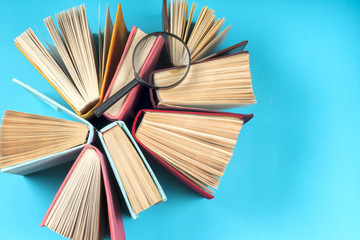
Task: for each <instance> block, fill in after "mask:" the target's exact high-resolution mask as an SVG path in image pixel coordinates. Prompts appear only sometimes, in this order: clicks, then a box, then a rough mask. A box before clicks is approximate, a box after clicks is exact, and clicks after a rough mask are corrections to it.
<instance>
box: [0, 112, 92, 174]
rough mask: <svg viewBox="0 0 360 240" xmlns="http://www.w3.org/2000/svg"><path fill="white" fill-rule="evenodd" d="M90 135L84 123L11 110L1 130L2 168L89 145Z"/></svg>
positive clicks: (0, 166) (0, 164)
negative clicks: (87, 143)
mask: <svg viewBox="0 0 360 240" xmlns="http://www.w3.org/2000/svg"><path fill="white" fill-rule="evenodd" d="M88 133H89V127H88V126H87V125H86V124H83V123H79V122H74V121H69V120H63V119H58V118H52V117H46V116H40V115H35V114H29V113H22V112H15V111H9V110H7V111H5V115H4V117H3V121H2V124H1V129H0V168H4V167H8V166H13V165H16V164H20V163H24V162H27V161H30V160H33V159H37V158H42V157H45V156H48V155H52V154H56V153H58V152H62V151H65V150H68V149H71V148H74V147H76V146H79V145H82V144H85V143H86V141H87V136H88Z"/></svg>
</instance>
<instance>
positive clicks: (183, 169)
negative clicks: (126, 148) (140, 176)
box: [133, 111, 244, 193]
mask: <svg viewBox="0 0 360 240" xmlns="http://www.w3.org/2000/svg"><path fill="white" fill-rule="evenodd" d="M243 123H244V121H243V119H241V118H238V117H234V116H230V115H226V114H222V115H221V114H211V113H208V114H204V113H197V114H196V113H195V114H194V113H192V114H191V113H188V112H161V111H145V113H144V116H143V118H142V120H141V122H140V124H139V126H138V127H137V129H136V133H135V136H136V138H137V140H138V141H140V142H141V143H142V144H143V145H144V146H145V147H146V148H147V149H149V150H150V151H152V152H153V153H154V154H155V155H157V156H158V157H159V158H160V159H162V161H164V162H166V164H168V165H170V166H171V167H172V168H173V169H175V170H176V171H177V172H178V173H180V174H181V175H183V176H184V177H185V178H187V180H188V181H191V182H192V183H193V184H195V185H196V186H197V187H198V188H201V189H202V190H204V191H206V192H207V193H213V189H217V188H218V185H219V182H220V178H221V177H222V176H223V173H224V171H225V168H226V166H227V165H228V163H229V161H230V159H231V157H232V154H233V149H234V147H235V144H236V142H237V138H238V134H239V132H240V130H241V128H242V125H243ZM133 134H134V133H133Z"/></svg>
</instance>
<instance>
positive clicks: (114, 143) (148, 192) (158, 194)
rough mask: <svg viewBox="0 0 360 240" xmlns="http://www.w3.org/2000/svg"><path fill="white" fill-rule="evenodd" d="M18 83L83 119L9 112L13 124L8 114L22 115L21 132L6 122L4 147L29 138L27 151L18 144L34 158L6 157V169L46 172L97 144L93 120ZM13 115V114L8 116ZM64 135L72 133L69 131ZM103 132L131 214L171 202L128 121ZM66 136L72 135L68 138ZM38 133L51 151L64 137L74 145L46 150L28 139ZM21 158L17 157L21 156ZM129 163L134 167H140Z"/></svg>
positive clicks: (1, 144)
mask: <svg viewBox="0 0 360 240" xmlns="http://www.w3.org/2000/svg"><path fill="white" fill-rule="evenodd" d="M14 82H16V83H17V84H19V85H21V86H22V87H23V88H25V89H26V90H28V91H29V92H30V93H32V94H33V95H34V96H35V97H37V98H39V99H40V100H42V101H44V102H45V103H46V104H48V105H50V106H51V107H53V108H54V109H55V110H57V111H63V112H65V113H67V114H69V115H70V116H72V117H73V118H74V119H76V120H78V121H79V122H80V123H77V122H72V121H67V120H61V119H54V118H49V117H44V116H38V115H35V116H33V115H29V114H24V113H14V112H8V113H7V115H6V116H5V121H4V123H3V124H8V120H7V118H8V117H13V116H12V115H14V114H15V115H16V116H15V117H18V116H17V115H19V114H20V115H21V117H22V118H21V119H20V120H17V121H16V122H14V121H13V120H12V122H13V124H15V125H16V126H15V127H13V129H15V130H14V131H13V133H12V135H11V136H10V137H8V135H6V134H7V132H8V128H7V127H4V125H2V126H1V137H2V140H1V141H0V149H1V151H8V150H11V149H10V148H9V149H8V148H7V144H8V143H9V139H12V140H14V143H12V144H13V145H14V144H15V142H16V141H18V142H21V141H27V146H26V148H24V150H22V148H17V152H18V155H21V156H23V155H28V157H27V158H24V159H25V160H24V162H18V161H17V159H16V161H13V162H12V163H11V164H8V163H7V160H6V161H5V162H4V163H2V162H1V160H0V162H1V163H2V164H4V165H3V168H2V169H1V171H3V172H8V173H16V174H22V175H25V174H29V173H33V172H36V171H40V170H43V169H46V168H49V167H53V166H56V165H59V164H62V163H64V162H66V161H70V160H74V159H75V158H76V157H77V156H78V154H79V152H80V151H81V150H82V149H83V148H84V147H85V146H89V145H90V144H92V143H93V140H94V132H97V131H96V130H95V129H94V127H93V126H92V125H91V124H90V123H89V122H87V120H85V119H83V118H80V117H79V116H77V115H76V114H75V113H73V112H72V111H70V110H68V109H67V108H65V107H64V106H62V105H61V104H59V103H57V102H55V101H54V100H52V99H50V98H48V97H47V96H45V95H44V94H42V93H40V92H38V91H36V90H35V89H33V88H32V87H30V86H28V85H26V84H24V83H22V82H20V81H19V80H16V79H14ZM9 113H10V116H8V115H9ZM30 117H31V118H30ZM29 119H30V120H33V119H35V121H36V124H34V123H33V122H29V121H30V120H29ZM43 119H46V120H47V122H43V121H40V120H43ZM63 122H66V123H67V124H69V125H70V127H71V129H70V131H68V129H67V128H65V127H64V123H63ZM69 122H70V123H69ZM36 125H38V126H36ZM53 125H54V126H53ZM59 125H60V126H59ZM24 127H25V128H28V130H29V132H28V134H27V135H26V137H24V133H23V130H24V129H23V128H24ZM50 127H52V128H55V132H54V133H53V132H50V131H48V130H49V128H50ZM39 132H40V134H41V135H40V136H38V135H39ZM48 133H49V134H48ZM64 133H66V134H65V135H64ZM68 135H70V136H72V137H73V136H75V137H76V139H75V140H76V141H71V142H70V143H71V144H67V141H70V140H72V137H69V136H68ZM97 135H99V136H100V139H101V143H100V147H102V148H104V151H105V152H106V154H107V156H108V159H109V162H110V166H111V170H112V172H113V174H114V176H115V178H116V182H117V185H118V186H119V188H120V189H121V193H122V195H123V197H124V199H125V202H126V203H127V206H128V208H129V212H130V214H131V216H132V217H133V218H134V219H135V218H136V217H137V215H138V214H139V213H140V212H141V211H143V210H145V209H147V208H149V207H150V206H152V205H154V204H156V203H161V202H163V201H166V195H165V193H164V191H163V190H162V188H161V186H160V184H159V182H158V180H157V178H156V176H155V174H154V173H153V171H152V170H151V168H150V166H149V165H148V163H147V161H146V159H145V157H144V155H143V154H142V152H141V150H140V148H139V147H138V145H137V144H136V142H135V140H134V139H133V137H132V135H131V133H130V132H129V130H128V129H127V127H126V125H125V123H124V122H122V121H117V122H114V123H112V124H109V125H108V126H106V127H105V128H104V129H102V130H101V131H100V132H98V134H97ZM64 136H65V138H66V139H65V140H64ZM32 137H41V138H42V142H41V143H44V144H45V142H47V145H48V146H50V147H49V148H50V149H52V147H53V146H52V145H53V144H57V143H59V142H61V141H63V143H62V144H63V145H65V146H66V147H68V149H65V150H64V148H56V149H54V150H53V151H51V152H43V151H44V150H46V149H42V147H43V145H44V144H42V145H39V141H28V140H29V139H31V138H32ZM73 142H74V143H73ZM76 144H78V145H76ZM93 144H95V143H93ZM74 145H75V146H74ZM119 146H120V147H119ZM28 150H29V151H31V153H32V152H34V153H35V154H41V155H30V154H29V153H28V152H27V151H28ZM1 154H2V157H3V152H1ZM15 157H17V155H16V156H15ZM25 157H26V156H25ZM5 164H6V165H5ZM8 165H9V166H8ZM129 166H134V168H132V167H129ZM124 169H127V171H125V175H124ZM129 174H130V175H129ZM139 186H140V188H139Z"/></svg>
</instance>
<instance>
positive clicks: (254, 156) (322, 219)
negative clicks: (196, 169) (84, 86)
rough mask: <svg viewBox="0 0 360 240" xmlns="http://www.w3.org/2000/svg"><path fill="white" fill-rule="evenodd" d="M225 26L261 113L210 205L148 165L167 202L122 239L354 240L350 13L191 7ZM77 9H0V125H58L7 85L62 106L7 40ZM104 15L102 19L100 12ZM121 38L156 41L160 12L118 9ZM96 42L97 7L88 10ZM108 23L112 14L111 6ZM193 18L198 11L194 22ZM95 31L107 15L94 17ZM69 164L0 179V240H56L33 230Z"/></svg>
mask: <svg viewBox="0 0 360 240" xmlns="http://www.w3.org/2000/svg"><path fill="white" fill-rule="evenodd" d="M197 2H198V8H201V6H203V5H205V4H206V5H208V6H209V7H211V8H213V9H215V10H216V15H217V16H218V17H226V24H232V28H231V30H230V33H229V36H228V38H227V39H226V41H225V42H224V43H223V45H222V47H227V46H230V45H232V44H234V43H237V42H240V41H242V40H249V44H248V46H247V50H249V51H250V58H251V59H250V62H251V71H252V79H253V85H254V91H255V94H256V97H257V100H258V103H257V104H256V105H254V106H251V107H248V108H243V109H233V111H235V112H240V113H254V114H255V117H254V118H253V120H251V121H250V122H249V123H248V124H246V125H245V126H244V128H243V129H242V131H241V133H240V136H239V140H238V144H237V147H236V150H235V153H234V156H233V158H232V160H231V162H230V164H229V165H228V168H227V169H226V172H225V175H224V177H223V178H222V181H221V183H220V188H219V189H218V190H217V191H216V193H215V199H213V200H206V199H202V198H201V197H199V196H198V195H196V194H195V193H193V192H192V191H191V190H189V189H188V188H187V187H185V186H184V185H182V184H181V183H180V182H178V181H177V180H176V179H175V178H174V177H173V176H171V175H170V174H169V173H167V172H166V171H164V170H163V169H162V168H160V167H158V166H157V165H154V164H152V163H151V165H152V167H153V169H154V171H155V173H156V175H157V176H158V178H159V181H160V182H161V183H162V186H163V188H164V190H165V192H166V194H167V196H168V201H167V202H166V203H163V204H161V205H158V206H154V207H152V208H150V209H149V210H146V211H145V212H143V213H141V214H140V218H139V219H137V220H132V219H131V218H130V216H129V214H128V211H127V210H126V208H125V207H124V208H123V209H124V224H125V231H126V236H127V238H128V239H360V227H359V226H360V207H359V206H360V163H359V156H360V145H359V133H360V128H359V125H360V124H359V122H360V112H359V109H360V86H359V85H360V83H359V82H360V77H359V76H360V54H359V51H360V48H359V43H360V24H359V23H360V4H359V1H355V0H353V1H351V0H348V1H315V0H312V1H309V0H304V1H280V0H272V1H259V0H256V1H231V2H230V1H219V0H211V1H210V0H209V1H200V0H199V1H197ZM81 3H82V2H80V1H70V0H63V1H61V2H53V1H36V2H35V1H1V2H0V28H1V29H0V32H1V37H0V53H1V57H0V61H1V62H0V81H1V82H0V102H1V104H0V114H1V116H2V115H3V112H4V111H5V109H11V110H18V111H25V112H31V113H36V114H44V115H49V116H56V117H64V116H63V115H62V114H59V113H54V111H53V110H52V109H51V108H49V107H48V106H47V105H45V104H43V103H41V102H40V101H38V100H36V99H35V98H34V97H33V96H32V95H30V94H28V93H27V92H26V91H24V90H23V89H21V88H20V87H19V86H17V85H15V84H14V83H12V82H11V79H12V78H13V77H16V78H18V79H20V80H22V81H24V82H25V83H28V84H30V85H32V86H34V87H35V88H36V89H38V90H39V91H41V92H43V93H45V94H47V95H48V96H50V97H52V98H54V99H55V100H57V101H59V102H61V103H63V104H64V105H66V104H65V102H64V101H63V100H62V99H61V97H60V96H59V95H58V94H57V93H56V91H55V90H53V89H52V88H51V86H50V85H49V84H48V83H47V82H46V81H45V80H44V79H43V78H42V77H41V75H40V74H39V73H38V72H37V71H36V70H35V69H34V68H33V67H32V66H31V64H30V63H29V62H28V61H27V60H26V59H25V58H24V57H23V56H22V54H21V53H20V52H19V51H18V50H17V49H16V47H15V46H14V43H13V42H14V38H15V37H17V36H18V35H19V34H21V33H22V32H23V31H24V30H25V29H27V28H28V27H33V26H34V24H35V25H36V26H37V27H38V28H39V30H40V32H41V33H42V34H43V35H47V31H46V29H45V27H44V24H43V22H42V19H43V18H45V17H47V16H50V15H52V16H54V14H55V13H58V12H60V11H61V10H64V9H67V8H70V7H73V6H77V5H79V4H81ZM101 4H102V10H103V11H102V13H104V10H105V2H101ZM121 4H122V8H123V12H124V17H125V22H126V25H127V27H128V29H130V28H131V26H132V25H136V26H138V27H140V28H141V29H142V30H144V31H145V32H148V33H149V32H152V31H157V30H160V29H161V21H160V11H161V1H152V2H150V1H140V0H137V1H128V0H127V1H125V0H123V1H121ZM86 8H87V14H88V17H89V19H90V24H91V27H92V29H93V31H95V30H97V20H98V18H97V8H98V1H93V2H89V1H88V2H86ZM110 10H111V14H112V18H113V19H114V18H115V13H116V2H110ZM199 11H200V9H198V11H197V14H198V13H199ZM102 16H103V17H102V21H103V19H104V14H103V15H102ZM70 166H71V164H67V165H65V166H61V167H57V168H52V169H49V170H46V171H42V172H39V173H36V174H33V175H31V176H27V177H22V176H17V175H10V174H0V239H62V237H61V236H59V235H57V234H55V233H53V232H52V231H51V230H49V229H47V228H41V227H40V226H39V224H40V222H41V220H42V218H43V216H44V214H45V212H46V210H47V208H48V207H49V205H50V203H51V201H52V199H53V197H54V195H55V193H56V191H57V189H58V187H59V186H60V184H61V182H62V180H63V179H64V177H65V175H66V173H67V171H68V170H69V168H70Z"/></svg>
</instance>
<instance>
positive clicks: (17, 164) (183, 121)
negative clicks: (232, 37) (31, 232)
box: [0, 0, 256, 239]
mask: <svg viewBox="0 0 360 240" xmlns="http://www.w3.org/2000/svg"><path fill="white" fill-rule="evenodd" d="M188 8H189V9H188ZM195 9H196V5H195V4H194V3H192V5H191V7H189V6H188V5H187V3H186V2H185V1H183V0H180V1H171V2H170V3H169V5H168V4H167V2H166V0H164V1H163V12H162V21H163V27H164V29H163V30H164V31H165V32H169V33H172V34H174V35H176V36H178V37H179V38H181V39H182V40H183V41H184V42H185V43H186V45H187V47H188V48H189V51H190V54H191V65H190V69H189V71H188V73H187V75H186V77H185V78H184V80H183V81H182V82H181V83H180V84H178V85H177V86H175V87H172V88H169V89H158V90H154V89H151V88H147V87H146V86H143V85H138V86H136V87H135V88H134V89H132V90H131V91H130V92H129V93H128V94H127V95H126V96H125V97H123V98H121V99H120V100H118V101H117V102H115V103H114V104H112V105H111V106H110V108H108V109H107V110H106V111H105V112H104V114H103V115H102V116H101V117H99V118H97V117H96V116H95V115H94V111H95V110H96V109H97V107H99V105H100V104H102V103H103V102H106V101H108V99H109V98H111V97H112V96H113V95H115V94H116V93H117V92H118V91H119V90H120V89H121V88H123V87H124V86H125V85H126V84H128V83H129V82H131V81H132V80H133V79H134V71H133V65H132V57H133V53H134V49H135V47H136V45H137V43H138V42H139V41H141V39H143V38H144V37H146V36H147V34H146V33H144V32H143V31H141V30H140V29H139V28H137V27H135V26H133V27H132V28H131V29H130V31H128V29H127V27H126V25H125V21H124V18H123V14H122V9H121V6H120V4H118V8H117V13H116V17H115V21H114V22H112V20H111V17H110V11H109V7H107V9H106V17H105V27H104V29H103V30H102V29H101V28H100V26H99V29H98V32H97V33H96V34H93V32H92V31H91V29H90V27H89V24H88V21H87V15H86V11H85V6H84V5H81V6H79V7H75V8H71V9H69V10H65V11H62V12H60V13H59V14H56V22H57V25H58V26H56V24H55V21H54V19H53V18H52V17H47V18H45V19H44V22H45V25H46V28H47V29H48V31H49V34H50V36H51V39H52V41H53V43H54V45H55V46H52V45H51V44H50V43H48V42H46V41H45V40H44V41H43V42H45V43H44V44H43V43H42V41H40V39H39V38H38V37H37V35H38V36H41V35H40V34H35V33H34V31H33V30H32V29H31V28H29V29H28V30H26V31H25V32H24V33H22V34H21V35H20V36H19V37H17V38H16V39H15V45H16V46H17V47H18V49H19V50H20V51H21V52H22V53H23V54H24V56H25V57H26V58H27V59H28V60H29V61H30V62H31V63H32V64H33V65H34V67H35V68H36V69H37V70H38V71H39V72H40V73H41V74H42V75H43V77H44V78H45V79H46V80H47V81H48V82H49V83H50V84H51V86H53V87H54V88H55V89H56V90H57V92H58V93H59V94H60V95H61V96H62V97H63V98H64V99H65V101H66V102H67V103H68V104H69V105H70V106H71V108H72V109H73V111H71V110H69V109H67V108H65V107H64V106H62V105H60V104H59V103H57V102H55V101H54V100H52V99H51V98H49V97H47V96H45V95H44V94H42V93H40V92H38V91H37V90H35V89H33V88H32V87H30V86H29V85H27V84H25V83H23V82H21V81H19V80H17V79H14V82H15V83H17V84H19V85H20V86H22V87H23V88H24V89H26V90H27V91H29V92H30V93H32V94H33V95H34V96H36V97H38V98H39V99H40V100H42V101H43V102H45V103H47V104H48V105H49V106H51V107H53V108H55V109H56V110H57V111H63V112H64V114H67V115H70V116H71V117H72V118H73V119H74V121H70V120H64V119H58V118H52V117H47V116H40V115H35V114H30V113H23V112H16V111H10V110H7V111H6V112H5V115H4V117H3V121H2V124H1V132H0V146H1V148H0V154H1V158H0V168H1V171H2V172H5V173H12V174H20V175H26V174H29V173H33V172H36V171H40V170H43V169H46V168H50V167H53V166H57V165H60V164H63V163H65V162H69V161H73V160H74V159H76V160H75V162H74V164H73V166H72V167H71V169H70V171H69V173H68V174H67V176H66V178H65V180H64V181H63V183H62V185H61V186H60V188H59V190H58V192H57V194H56V196H55V198H54V200H53V202H52V203H51V205H50V207H49V209H48V211H47V213H46V215H45V217H44V219H43V221H42V223H41V225H42V226H47V227H48V228H50V229H52V230H53V231H55V232H57V233H59V234H61V235H62V236H64V237H67V238H74V239H98V238H99V237H101V236H102V229H103V225H104V219H102V216H103V211H104V206H107V213H108V218H109V226H110V236H111V239H125V233H124V229H123V223H122V217H121V211H120V205H119V201H120V199H119V198H120V197H121V196H122V198H123V199H124V201H125V204H126V206H127V208H128V210H129V213H130V215H131V217H132V218H134V219H135V218H137V216H138V214H139V213H140V212H142V211H143V210H145V209H147V208H149V207H151V206H152V205H154V204H158V203H161V202H164V201H166V195H165V193H164V191H163V189H162V187H161V185H160V183H159V182H158V180H157V178H156V176H155V173H154V172H153V171H152V169H151V167H150V165H149V164H148V161H147V159H151V160H150V161H151V162H153V161H155V162H157V163H159V164H160V165H161V166H163V167H164V168H165V169H167V170H168V171H170V172H171V173H172V174H173V175H174V176H175V177H177V178H178V179H179V180H180V181H181V182H183V183H184V184H186V185H187V186H188V187H190V188H191V189H193V190H194V191H195V192H197V193H198V194H200V195H201V196H202V197H205V198H207V199H211V198H213V197H214V196H213V193H214V189H217V187H218V185H219V182H220V178H221V177H222V175H223V173H224V171H225V168H226V166H227V165H228V163H229V161H230V159H231V157H232V154H233V149H234V148H235V145H236V142H237V137H238V134H239V132H240V130H241V128H242V126H243V124H245V123H246V122H248V121H249V120H250V119H251V118H252V115H247V114H235V113H228V112H223V111H218V110H220V109H227V108H234V107H243V106H247V105H250V104H253V103H255V102H256V100H255V96H254V93H253V90H252V83H251V74H250V66H249V53H248V52H247V51H243V50H244V48H245V46H246V44H247V41H243V42H240V43H238V44H235V45H233V46H231V47H229V48H226V49H223V50H221V51H217V52H215V53H214V50H215V49H217V47H218V46H219V45H220V44H221V43H222V42H223V41H224V40H225V38H226V36H227V34H228V32H229V30H230V26H228V27H226V28H225V29H224V30H222V31H220V30H221V28H222V26H223V24H224V21H225V19H224V18H223V19H217V20H215V19H216V17H215V15H214V10H212V9H210V8H208V7H203V8H202V10H201V12H200V14H199V16H198V19H197V20H196V21H193V20H194V19H193V18H194V15H195ZM99 12H100V11H99ZM99 18H100V16H99ZM99 25H100V24H99ZM165 45H167V47H168V49H169V50H168V51H164V46H165ZM182 54H183V49H182V48H180V47H179V46H178V45H177V44H175V43H171V41H169V43H166V44H164V41H159V39H157V38H154V39H151V40H149V41H146V44H144V46H142V47H141V51H139V53H137V54H136V56H137V57H136V59H137V62H136V64H137V66H141V67H140V68H139V69H140V70H139V75H140V77H141V78H142V79H147V80H148V81H149V82H150V81H153V82H164V83H166V82H169V81H171V77H172V76H176V74H181V73H182V72H181V70H182V66H173V65H174V64H172V63H173V62H174V61H173V60H174V59H179V57H181V56H182ZM20 133H21V134H20ZM120 195H121V196H120ZM105 201H106V204H105Z"/></svg>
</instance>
